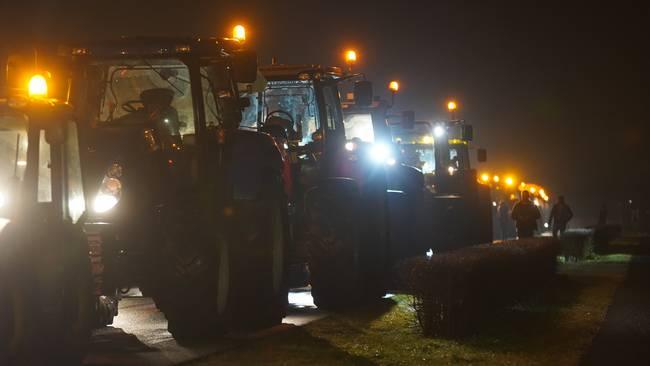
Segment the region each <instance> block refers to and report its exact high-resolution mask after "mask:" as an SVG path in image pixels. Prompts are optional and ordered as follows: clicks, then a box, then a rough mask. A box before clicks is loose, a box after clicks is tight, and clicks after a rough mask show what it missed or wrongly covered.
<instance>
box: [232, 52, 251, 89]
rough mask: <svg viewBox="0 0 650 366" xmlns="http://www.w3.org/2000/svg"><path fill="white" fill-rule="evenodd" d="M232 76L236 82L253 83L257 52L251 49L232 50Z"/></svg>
mask: <svg viewBox="0 0 650 366" xmlns="http://www.w3.org/2000/svg"><path fill="white" fill-rule="evenodd" d="M232 76H233V78H234V79H235V81H236V82H238V83H254V82H255V80H257V53H256V52H255V51H252V50H239V51H235V52H233V54H232Z"/></svg>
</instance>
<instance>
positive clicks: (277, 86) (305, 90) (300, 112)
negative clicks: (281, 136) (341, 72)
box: [244, 80, 320, 146]
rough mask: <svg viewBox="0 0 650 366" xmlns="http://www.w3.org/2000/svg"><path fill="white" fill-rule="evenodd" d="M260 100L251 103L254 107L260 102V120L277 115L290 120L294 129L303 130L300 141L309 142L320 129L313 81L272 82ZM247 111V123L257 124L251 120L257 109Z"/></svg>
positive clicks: (295, 130)
mask: <svg viewBox="0 0 650 366" xmlns="http://www.w3.org/2000/svg"><path fill="white" fill-rule="evenodd" d="M257 98H259V100H258V101H256V102H253V103H251V107H253V106H258V111H259V112H260V113H259V118H258V119H257V124H258V125H259V124H260V123H265V122H268V121H269V120H270V119H271V117H273V116H276V117H280V118H283V119H285V120H288V121H289V124H290V125H291V126H289V127H290V128H291V129H293V131H294V132H296V133H297V132H298V131H302V135H301V136H298V138H299V139H300V142H299V144H300V145H301V146H302V145H306V144H308V143H310V142H312V141H313V134H314V133H315V132H316V131H318V129H319V127H320V125H319V123H318V118H317V117H316V116H317V115H318V110H317V107H316V96H315V93H314V88H313V85H312V83H311V81H302V80H300V81H298V80H297V81H282V82H269V84H268V87H267V88H266V90H265V91H264V92H262V93H260V94H258V96H257ZM251 107H249V108H248V109H249V111H246V112H245V113H244V119H245V120H246V121H248V122H245V125H247V126H248V127H255V126H253V125H252V123H251V122H250V120H251V119H252V118H253V117H254V116H255V112H253V111H250V109H251Z"/></svg>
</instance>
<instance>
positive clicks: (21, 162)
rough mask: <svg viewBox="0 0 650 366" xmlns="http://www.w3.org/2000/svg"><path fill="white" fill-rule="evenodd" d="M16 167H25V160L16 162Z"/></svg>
mask: <svg viewBox="0 0 650 366" xmlns="http://www.w3.org/2000/svg"><path fill="white" fill-rule="evenodd" d="M16 165H18V166H27V161H25V160H18V161H17V162H16Z"/></svg>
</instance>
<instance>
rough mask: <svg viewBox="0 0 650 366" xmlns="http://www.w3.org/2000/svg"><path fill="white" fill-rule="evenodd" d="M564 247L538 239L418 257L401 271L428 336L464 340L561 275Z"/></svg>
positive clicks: (550, 241)
mask: <svg viewBox="0 0 650 366" xmlns="http://www.w3.org/2000/svg"><path fill="white" fill-rule="evenodd" d="M559 250H560V245H559V242H558V241H557V240H555V239H552V238H533V239H525V240H513V241H506V242H503V243H500V244H484V245H477V246H473V247H467V248H463V249H459V250H456V251H453V252H449V253H443V254H436V255H433V256H432V257H431V258H415V259H410V260H408V261H406V262H404V263H403V264H402V265H401V266H400V267H401V271H402V276H406V277H405V278H404V280H405V282H406V284H407V286H408V287H409V288H408V290H409V292H410V293H411V294H412V295H413V305H414V308H415V314H416V317H417V321H418V323H419V325H420V327H421V329H422V332H423V334H424V335H425V336H442V337H459V336H463V335H466V334H468V333H470V332H472V331H473V330H475V328H476V326H477V324H479V323H480V321H481V320H482V319H484V318H485V317H486V316H489V315H490V314H491V313H492V312H493V311H494V310H495V309H498V308H499V307H504V306H506V305H509V304H512V303H514V302H515V301H516V300H518V299H520V298H522V297H524V296H525V295H527V294H528V293H530V292H532V291H534V290H535V289H537V288H539V287H540V286H541V285H543V284H544V283H545V282H546V281H548V280H549V279H550V278H552V277H553V275H554V274H555V272H556V264H557V260H556V257H557V255H558V252H559Z"/></svg>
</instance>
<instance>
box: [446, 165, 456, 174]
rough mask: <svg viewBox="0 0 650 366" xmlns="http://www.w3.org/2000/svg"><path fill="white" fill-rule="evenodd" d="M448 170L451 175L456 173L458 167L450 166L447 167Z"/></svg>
mask: <svg viewBox="0 0 650 366" xmlns="http://www.w3.org/2000/svg"><path fill="white" fill-rule="evenodd" d="M447 171H448V172H449V175H454V172H455V171H456V168H454V167H453V166H450V167H449V168H447Z"/></svg>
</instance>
